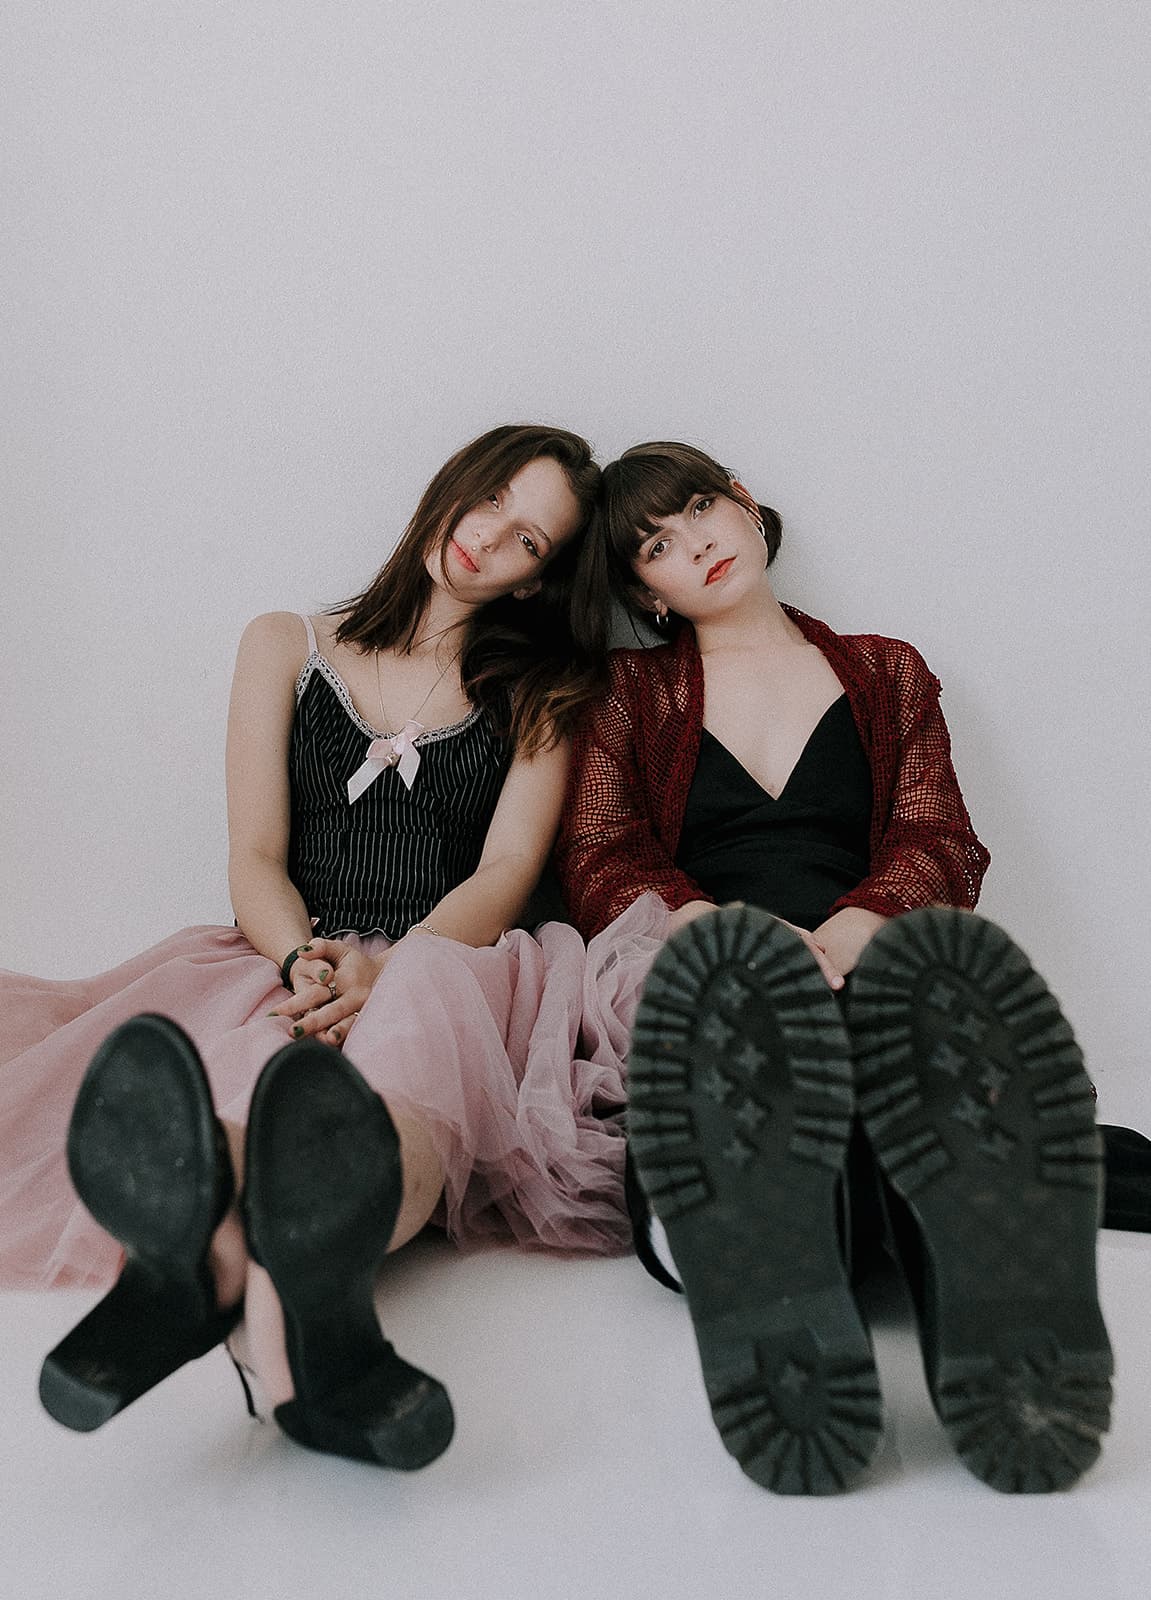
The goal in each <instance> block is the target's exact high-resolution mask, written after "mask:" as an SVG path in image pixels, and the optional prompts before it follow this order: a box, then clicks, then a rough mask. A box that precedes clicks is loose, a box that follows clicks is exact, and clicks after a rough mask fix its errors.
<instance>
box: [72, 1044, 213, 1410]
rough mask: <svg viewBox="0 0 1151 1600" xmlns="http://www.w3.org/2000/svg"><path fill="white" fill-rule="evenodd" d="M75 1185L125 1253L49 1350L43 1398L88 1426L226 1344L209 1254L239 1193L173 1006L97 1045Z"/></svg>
mask: <svg viewBox="0 0 1151 1600" xmlns="http://www.w3.org/2000/svg"><path fill="white" fill-rule="evenodd" d="M68 1170H69V1172H70V1173H71V1175H72V1182H73V1184H74V1185H75V1188H76V1192H77V1194H78V1195H79V1197H80V1199H81V1200H82V1201H83V1202H84V1204H85V1206H86V1207H87V1208H88V1210H89V1211H90V1212H91V1213H92V1215H93V1217H94V1218H95V1219H96V1221H97V1222H98V1223H99V1224H100V1226H101V1227H102V1228H105V1229H107V1231H108V1232H109V1233H110V1234H112V1236H113V1237H114V1238H116V1239H119V1241H120V1242H121V1244H122V1245H123V1246H124V1248H125V1250H126V1252H127V1260H126V1261H125V1263H124V1267H123V1270H122V1272H121V1274H120V1277H119V1278H118V1279H117V1281H116V1283H115V1285H114V1286H113V1287H112V1289H110V1290H109V1292H108V1293H107V1294H106V1295H105V1296H104V1298H103V1299H102V1300H101V1301H100V1302H99V1303H98V1304H97V1305H96V1306H94V1307H93V1309H92V1310H91V1311H90V1312H89V1313H88V1315H87V1316H86V1317H84V1318H83V1320H82V1321H81V1322H79V1323H77V1325H76V1326H75V1327H74V1328H73V1329H72V1331H71V1333H69V1334H68V1335H67V1336H66V1337H65V1338H64V1339H63V1340H61V1342H60V1343H59V1344H58V1345H57V1346H56V1348H55V1349H54V1350H53V1351H52V1352H51V1353H50V1354H49V1355H48V1356H47V1358H46V1359H45V1361H44V1365H43V1367H42V1368H41V1372H40V1399H41V1401H42V1402H43V1404H44V1407H45V1409H46V1410H47V1411H48V1412H49V1413H50V1415H51V1416H53V1417H54V1418H55V1419H56V1421H57V1422H61V1423H63V1424H64V1426H65V1427H66V1428H73V1429H75V1430H76V1431H77V1432H80V1433H90V1432H91V1431H92V1430H93V1429H95V1428H99V1427H100V1426H102V1424H103V1423H105V1422H107V1421H108V1420H109V1418H111V1417H114V1416H115V1415H116V1413H117V1412H119V1411H123V1410H124V1408H125V1406H128V1405H131V1403H132V1401H133V1400H138V1399H139V1397H140V1396H141V1395H142V1394H146V1393H147V1392H148V1390H149V1389H153V1388H155V1386H156V1385H157V1384H158V1383H160V1382H161V1381H162V1380H163V1379H164V1378H166V1377H168V1376H169V1375H170V1374H171V1373H173V1372H175V1371H176V1370H177V1368H179V1367H182V1366H183V1365H184V1364H185V1362H188V1361H193V1360H195V1359H196V1358H197V1357H198V1356H202V1355H206V1354H207V1352H208V1351H209V1350H211V1349H213V1348H214V1347H215V1346H216V1345H217V1344H219V1343H220V1342H221V1341H222V1340H223V1339H225V1338H226V1337H227V1335H228V1334H229V1333H230V1332H231V1330H232V1329H233V1328H234V1327H235V1325H236V1323H237V1322H238V1321H239V1319H240V1312H241V1307H240V1306H239V1305H236V1306H234V1307H231V1308H229V1309H227V1310H220V1308H219V1307H218V1306H217V1304H216V1286H215V1281H214V1279H213V1276H212V1272H211V1269H210V1267H209V1265H208V1248H209V1246H210V1244H211V1241H212V1235H213V1234H214V1233H215V1231H216V1229H217V1228H218V1227H219V1225H220V1222H221V1221H222V1220H223V1217H224V1214H225V1212H226V1211H227V1209H228V1206H229V1205H230V1204H231V1201H232V1195H233V1189H234V1183H233V1177H232V1163H231V1159H230V1157H229V1154H228V1148H227V1141H226V1139H225V1138H224V1132H223V1129H222V1128H221V1127H220V1124H219V1122H218V1121H217V1119H216V1114H215V1111H214V1109H213V1106H212V1095H211V1090H210V1089H209V1087H208V1081H207V1078H206V1077H205V1076H204V1069H203V1066H202V1065H201V1062H200V1058H199V1055H198V1054H197V1052H196V1048H195V1046H194V1045H193V1044H192V1042H191V1040H190V1039H189V1038H188V1037H187V1035H186V1034H185V1033H184V1032H183V1030H182V1029H181V1028H179V1027H177V1025H176V1024H175V1023H174V1022H172V1021H170V1020H169V1019H168V1018H167V1017H160V1016H152V1015H150V1014H145V1015H142V1016H138V1017H133V1018H131V1020H130V1021H128V1022H125V1023H124V1024H123V1025H122V1026H121V1027H119V1028H117V1029H116V1030H115V1031H114V1032H113V1033H111V1034H110V1035H109V1036H108V1038H107V1039H105V1041H104V1043H103V1044H102V1045H101V1046H100V1048H99V1050H97V1052H96V1054H95V1055H94V1056H93V1058H92V1061H91V1064H90V1065H89V1067H88V1071H87V1073H86V1074H85V1077H84V1081H83V1083H82V1084H81V1085H80V1092H79V1094H78V1095H77V1097H76V1104H75V1106H74V1108H73V1111H72V1120H71V1123H70V1126H69V1129H68Z"/></svg>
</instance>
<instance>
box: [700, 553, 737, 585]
mask: <svg viewBox="0 0 1151 1600" xmlns="http://www.w3.org/2000/svg"><path fill="white" fill-rule="evenodd" d="M734 560H735V557H734V556H724V558H723V560H722V561H717V562H716V564H715V566H714V567H709V568H708V572H707V577H706V578H705V579H704V580H703V584H704V588H705V589H706V587H707V585H708V584H709V583H716V582H718V580H719V579H720V578H722V577H723V576H724V574H725V573H726V572H727V569H728V568H729V567H730V566H731V564H732V562H733V561H734Z"/></svg>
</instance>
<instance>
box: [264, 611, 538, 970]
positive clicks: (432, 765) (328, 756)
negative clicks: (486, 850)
mask: <svg viewBox="0 0 1151 1600" xmlns="http://www.w3.org/2000/svg"><path fill="white" fill-rule="evenodd" d="M304 622H305V624H306V626H307V629H308V644H309V646H310V654H309V656H308V659H307V660H306V661H305V662H304V665H303V667H302V668H301V671H300V675H299V677H298V678H297V680H296V714H295V718H294V720H293V723H292V740H291V747H290V750H289V755H288V770H289V774H290V778H291V794H292V827H291V837H290V841H289V845H288V875H289V877H290V878H291V880H292V882H293V883H294V884H295V886H296V888H297V889H298V890H299V891H300V894H301V895H302V897H303V901H304V904H305V905H306V906H307V908H308V915H309V916H310V917H313V918H316V919H317V922H316V933H317V934H319V935H322V936H327V937H329V938H330V937H333V936H335V935H336V934H340V933H353V932H354V933H386V934H387V935H388V937H389V938H392V939H398V938H400V937H401V935H402V934H404V933H406V932H407V930H408V929H409V928H410V927H411V925H412V923H413V922H420V921H422V920H423V918H424V917H426V916H427V914H428V912H429V911H430V910H431V909H432V907H433V906H434V905H435V904H436V903H437V901H439V900H441V899H442V898H443V896H444V895H445V894H447V892H448V890H449V889H454V888H455V886H456V884H458V883H461V882H462V881H463V880H464V879H465V878H466V877H467V876H468V875H469V874H470V873H472V872H474V870H475V868H476V866H477V864H478V862H479V859H480V853H481V851H482V850H483V844H484V836H485V835H486V833H487V830H488V824H489V823H490V822H491V819H492V813H493V812H494V811H495V808H496V801H497V800H498V799H499V793H500V788H501V786H502V784H503V780H504V776H505V774H506V772H507V768H508V762H509V752H508V748H507V744H506V741H504V740H503V739H501V738H499V737H498V735H497V734H495V733H494V732H493V730H492V728H491V725H490V723H489V722H488V719H487V717H486V716H485V715H484V713H483V712H482V711H480V710H479V709H476V710H473V711H471V712H469V713H468V715H467V716H466V717H464V719H463V720H462V721H461V722H455V723H452V725H451V726H450V727H447V728H434V729H432V730H431V731H430V732H428V733H421V734H420V735H419V736H418V737H417V738H416V740H415V746H416V748H417V749H418V750H419V752H420V767H419V771H418V773H417V774H416V778H415V782H414V784H413V785H412V788H411V789H408V788H407V787H406V785H405V784H404V782H403V779H402V778H401V777H400V774H399V771H398V769H397V768H395V767H390V768H386V769H385V770H384V771H382V772H381V773H380V775H379V777H378V778H377V779H376V780H375V782H374V783H372V784H371V786H370V787H369V788H368V789H367V790H365V792H364V793H363V794H361V795H360V796H359V798H358V799H356V800H354V801H352V802H350V803H349V801H348V787H347V786H348V779H349V778H350V777H351V776H352V774H353V773H354V772H355V771H356V770H357V769H358V768H359V767H360V765H361V764H362V762H363V761H364V758H365V755H366V752H367V748H368V745H369V744H370V743H371V741H372V740H373V739H375V738H377V737H378V736H379V730H378V729H375V728H371V727H369V726H368V724H367V723H366V722H365V721H364V719H363V718H362V717H361V716H360V714H359V712H358V711H357V710H356V708H355V706H354V705H353V704H352V697H351V695H350V693H349V692H348V689H347V686H346V684H345V683H344V681H343V679H342V678H341V677H340V675H339V673H338V672H337V671H336V670H335V668H334V667H333V666H332V665H331V663H330V662H329V661H327V660H325V658H324V657H323V656H322V655H320V653H319V651H318V649H317V648H316V637H315V632H314V630H313V628H312V625H311V623H310V622H309V621H308V619H307V618H306V617H305V618H304Z"/></svg>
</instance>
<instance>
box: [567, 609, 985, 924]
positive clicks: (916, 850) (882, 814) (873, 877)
mask: <svg viewBox="0 0 1151 1600" xmlns="http://www.w3.org/2000/svg"><path fill="white" fill-rule="evenodd" d="M784 609H785V610H786V611H787V614H788V616H789V617H791V618H792V620H793V621H794V622H795V623H796V624H797V625H798V626H799V628H800V629H801V630H802V631H803V633H804V635H805V636H806V638H807V639H808V640H809V641H810V642H811V643H812V644H815V645H818V647H819V649H820V650H822V652H823V654H824V655H825V656H826V658H827V660H828V661H829V662H830V664H831V666H832V668H833V670H834V671H835V674H836V676H837V677H838V678H839V681H840V682H841V683H842V685H843V687H844V689H845V691H846V693H847V698H848V701H849V703H850V705H851V710H852V714H853V716H854V717H855V722H856V726H857V727H858V729H859V735H860V738H861V740H862V742H863V748H864V750H865V751H866V752H867V757H868V760H869V762H870V763H871V776H872V785H873V790H872V820H871V870H870V872H869V873H868V875H867V877H866V878H864V880H863V882H862V883H860V884H859V885H857V887H856V888H854V889H852V890H851V892H850V893H849V894H845V895H843V896H842V897H841V898H840V899H839V900H837V901H836V902H835V904H834V906H833V907H832V910H833V911H840V910H842V909H843V908H844V907H845V906H863V907H864V908H865V909H867V910H868V911H876V912H878V913H879V914H880V915H881V916H885V917H892V916H897V915H898V914H899V913H900V912H901V911H911V910H913V909H914V908H915V907H916V906H926V905H937V904H944V905H952V906H967V907H971V906H974V904H975V902H976V899H977V898H978V895H979V886H980V884H981V882H982V881H983V874H984V873H985V872H986V870H987V864H988V862H989V861H990V859H991V857H990V855H989V854H988V852H987V851H986V850H985V849H984V847H983V845H981V844H980V842H979V840H978V839H977V838H976V836H975V833H974V831H973V829H972V826H971V819H970V817H969V816H968V814H967V807H966V806H965V805H964V803H963V796H962V794H961V793H960V791H959V783H958V780H957V779H956V776H955V768H954V767H953V766H952V763H951V739H950V736H949V734H948V732H947V724H946V722H945V721H944V720H943V712H942V711H941V709H940V706H939V680H938V679H937V678H936V677H935V676H934V674H933V673H931V672H930V671H929V669H928V667H927V664H926V662H925V661H924V660H923V657H922V656H921V655H920V654H919V652H918V651H917V650H916V649H914V648H913V646H911V645H909V644H904V643H903V641H902V640H900V639H884V638H881V637H880V636H879V635H878V634H872V633H861V634H845V635H841V634H838V633H833V632H832V630H831V629H830V628H829V627H828V626H827V625H826V623H823V622H817V621H816V620H815V618H814V617H808V616H805V615H804V614H803V612H801V611H796V610H794V609H793V608H792V607H790V606H786V607H785V608H784ZM611 679H612V681H611V689H610V691H609V692H608V694H607V695H606V696H605V697H604V698H603V699H602V700H601V701H600V702H599V703H598V704H597V705H596V706H594V707H593V708H592V709H591V711H590V712H589V714H588V716H587V717H586V718H585V721H584V724H583V726H582V727H581V729H580V731H579V732H578V733H577V735H576V738H575V748H574V759H573V763H572V775H571V781H570V783H569V785H568V793H567V800H566V802H565V805H564V814H563V820H562V822H561V824H560V834H559V838H558V840H557V841H556V847H555V864H556V870H557V872H558V874H559V879H560V884H561V887H562V889H563V893H564V897H565V899H566V901H567V905H568V911H569V913H570V915H571V917H572V920H573V921H574V922H575V924H576V926H577V928H579V930H580V932H581V933H582V934H583V936H584V938H585V939H590V938H591V937H592V935H593V934H596V933H598V932H599V931H600V930H601V929H602V928H605V927H606V926H607V925H608V923H609V922H612V921H614V919H615V918H616V917H617V916H619V915H620V913H621V912H623V911H626V910H627V908H628V906H629V905H631V903H632V901H633V900H635V899H637V898H638V897H639V896H640V895H641V894H643V893H644V891H645V890H648V889H652V890H654V891H655V893H656V894H658V895H659V896H660V897H661V899H663V900H664V901H665V902H666V903H667V905H668V906H670V908H671V909H672V910H673V911H674V910H676V909H677V908H678V907H679V906H682V905H685V904H686V903H687V902H688V901H689V900H710V899H711V898H712V897H711V896H710V895H709V894H706V893H705V892H704V890H703V889H701V888H700V886H699V885H698V884H697V883H695V882H694V881H693V880H692V879H691V878H690V877H688V875H687V874H686V873H685V872H681V871H680V870H679V868H678V867H677V866H676V865H675V852H676V848H677V846H678V844H679V836H680V830H681V828H682V826H683V815H684V810H685V808H686V806H687V795H688V790H689V789H690V787H691V781H692V777H693V776H694V773H695V765H696V759H697V756H698V754H699V740H700V732H701V729H702V726H703V665H702V663H701V661H700V656H699V650H698V648H697V645H696V641H695V630H694V629H693V628H692V627H690V626H689V625H684V627H683V628H681V630H680V632H679V634H678V636H677V637H676V639H675V640H674V641H673V642H672V643H671V644H667V645H659V646H654V647H651V648H639V649H634V650H616V651H613V652H612V660H611Z"/></svg>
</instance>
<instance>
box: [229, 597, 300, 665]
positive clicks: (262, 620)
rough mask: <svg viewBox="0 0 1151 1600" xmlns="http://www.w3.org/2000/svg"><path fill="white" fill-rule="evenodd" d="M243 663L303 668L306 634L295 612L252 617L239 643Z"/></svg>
mask: <svg viewBox="0 0 1151 1600" xmlns="http://www.w3.org/2000/svg"><path fill="white" fill-rule="evenodd" d="M240 656H241V658H243V659H247V660H250V661H257V662H261V663H267V664H269V665H272V664H275V665H285V666H286V665H290V664H292V663H293V662H294V663H295V664H296V666H297V668H299V667H302V666H303V664H304V662H305V661H306V660H307V656H308V633H307V629H306V628H305V627H304V621H303V618H302V617H300V616H299V615H297V613H296V612H295V611H265V612H263V613H262V614H261V615H260V616H258V617H253V618H252V620H251V622H249V623H248V626H247V627H246V628H245V629H244V632H243V635H242V636H241V639H240Z"/></svg>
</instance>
